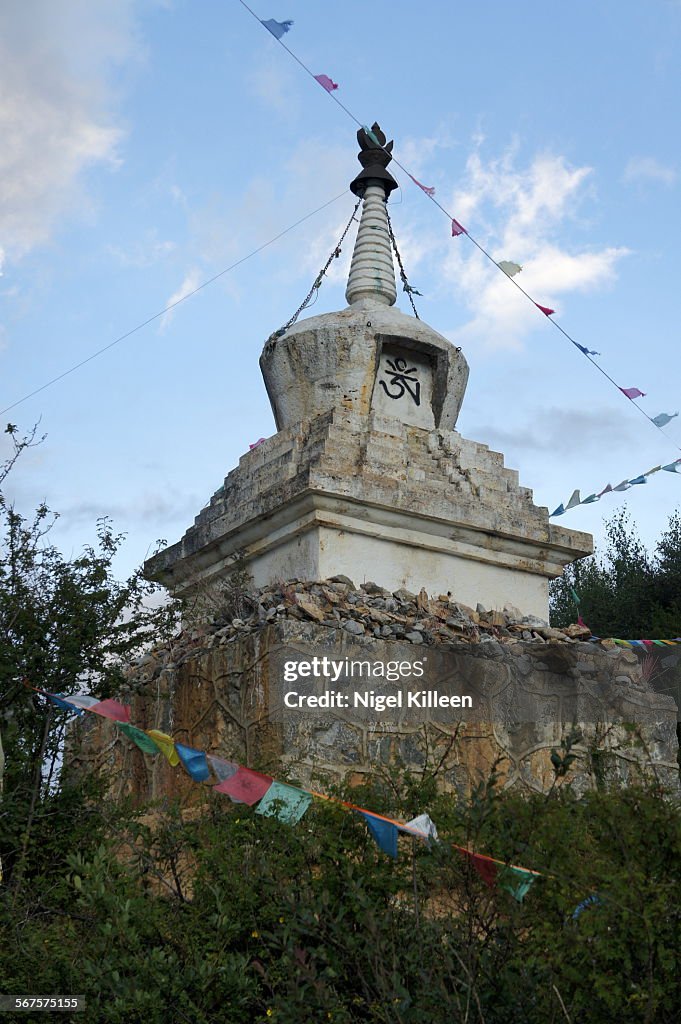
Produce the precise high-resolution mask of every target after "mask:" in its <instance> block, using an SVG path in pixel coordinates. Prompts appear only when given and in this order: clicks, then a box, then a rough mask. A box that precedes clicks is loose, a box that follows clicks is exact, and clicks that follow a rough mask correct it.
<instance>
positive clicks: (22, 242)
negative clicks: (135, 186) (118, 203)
mask: <svg viewBox="0 0 681 1024" xmlns="http://www.w3.org/2000/svg"><path fill="white" fill-rule="evenodd" d="M137 2H138V0H120V2H118V3H116V4H104V5H103V4H93V3H91V2H89V0H61V2H60V3H59V4H54V3H53V2H52V0H23V2H22V3H21V4H4V5H2V6H0V137H1V138H2V146H1V147H0V180H2V189H1V190H0V246H1V247H2V249H4V252H5V257H6V259H18V258H20V257H21V256H22V255H23V254H25V253H26V252H28V251H29V250H30V249H32V248H33V247H34V246H38V245H42V244H44V243H46V242H47V241H48V240H49V238H50V236H51V233H52V231H53V230H54V227H55V224H56V223H57V222H58V220H59V219H60V218H61V217H62V216H63V215H64V214H65V213H67V212H73V211H75V210H78V211H79V213H81V215H82V210H83V208H85V209H86V210H87V201H86V196H85V193H84V185H83V176H84V173H85V171H86V170H87V169H88V168H90V167H92V166H93V165H98V164H99V165H108V166H110V167H115V166H116V165H117V163H118V162H119V160H120V155H119V146H120V143H121V140H122V138H123V131H122V128H121V126H120V125H119V124H118V123H117V122H116V119H115V117H114V116H113V115H112V113H111V108H112V106H113V99H114V98H113V96H112V93H111V90H110V87H109V83H108V76H109V74H110V72H111V70H112V69H113V68H114V66H116V65H118V64H121V63H122V62H125V61H128V60H130V59H131V58H133V57H138V56H139V53H140V49H139V46H138V43H137V40H136V38H135V30H134V17H133V16H134V11H135V7H136V5H137Z"/></svg>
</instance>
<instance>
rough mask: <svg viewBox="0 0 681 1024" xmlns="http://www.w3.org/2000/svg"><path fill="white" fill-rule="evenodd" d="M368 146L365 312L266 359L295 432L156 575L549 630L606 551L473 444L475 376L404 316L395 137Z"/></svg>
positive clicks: (241, 477)
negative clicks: (467, 433)
mask: <svg viewBox="0 0 681 1024" xmlns="http://www.w3.org/2000/svg"><path fill="white" fill-rule="evenodd" d="M357 138H358V142H359V145H360V153H359V160H360V163H361V165H362V170H361V172H360V173H359V174H358V175H357V177H356V178H355V179H354V181H353V182H352V183H351V185H350V188H351V190H352V192H353V193H354V194H355V195H356V196H358V197H360V198H361V199H362V213H361V219H360V224H359V229H358V232H357V238H356V241H355V247H354V253H353V257H352V263H351V267H350V273H349V278H348V283H347V290H346V293H345V294H346V299H347V302H348V306H347V308H346V309H343V310H341V311H339V312H333V313H325V314H322V315H320V316H314V317H311V318H309V319H305V320H301V321H299V322H297V323H295V324H294V325H293V326H292V327H290V328H289V329H288V330H286V331H285V332H284V333H283V334H279V335H278V336H277V335H273V336H272V337H271V338H270V339H269V340H268V341H267V342H266V344H265V347H264V349H263V352H262V355H261V357H260V367H261V370H262V374H263V377H264V380H265V387H266V388H267V393H268V395H269V399H270V403H271V405H272V410H273V413H274V419H275V423H276V427H277V432H276V433H275V434H274V435H273V436H272V437H270V438H269V439H267V440H266V441H264V442H263V443H261V444H259V445H258V446H257V447H256V448H254V449H253V450H252V451H248V452H246V453H245V454H244V455H243V456H242V458H241V459H240V460H239V465H238V466H237V467H236V468H235V469H233V470H232V471H231V472H230V473H229V474H228V476H227V478H226V479H225V481H224V484H223V486H222V487H220V489H219V490H218V491H217V492H216V493H215V494H214V495H213V497H212V498H211V500H210V502H209V504H208V505H207V506H206V507H205V508H204V509H203V510H202V511H201V512H200V513H199V515H198V516H197V517H196V519H195V521H194V525H193V526H191V527H190V528H189V529H188V530H187V532H186V533H185V535H184V537H183V538H182V539H181V540H180V541H179V542H178V543H176V544H173V545H172V546H170V547H168V548H166V549H164V550H163V551H161V552H160V553H159V554H157V555H155V556H154V557H153V558H151V559H149V560H148V561H147V563H146V566H145V572H146V575H147V576H148V577H150V578H154V579H156V580H158V581H159V582H161V583H163V584H164V585H165V586H166V587H167V588H168V589H169V590H170V591H171V592H173V593H174V594H176V595H178V596H183V595H184V596H186V595H189V594H191V593H192V592H193V591H196V590H197V589H200V588H205V587H212V586H214V585H216V584H219V582H220V580H221V579H223V578H224V577H225V576H226V575H227V574H229V573H230V572H231V571H232V569H233V565H234V558H235V556H236V555H237V554H238V555H239V557H240V558H242V559H243V560H245V563H246V566H247V568H248V571H249V573H250V575H251V577H252V579H253V582H254V584H255V585H256V586H259V587H260V586H265V585H267V584H268V583H270V582H272V581H275V580H281V579H284V580H288V579H299V580H317V579H328V578H330V577H333V576H336V575H344V576H347V577H349V578H350V579H351V580H353V581H354V582H355V583H362V582H363V581H366V580H369V579H371V580H376V581H378V582H379V583H380V584H381V586H383V587H386V588H388V589H391V590H398V589H400V588H405V589H407V590H411V591H419V590H420V589H421V588H425V589H426V591H427V592H428V593H429V594H439V593H449V594H451V595H452V597H453V598H454V599H456V600H457V601H460V602H462V603H464V604H467V605H472V606H473V607H474V608H475V606H476V605H477V604H478V603H481V604H483V605H484V606H485V607H486V608H488V609H495V608H496V609H503V608H504V607H505V606H507V605H511V606H513V607H515V608H517V609H519V610H520V611H521V612H522V613H523V614H525V615H535V616H538V617H540V618H542V619H547V618H548V583H549V580H550V579H551V578H552V577H555V576H557V575H559V574H560V573H561V571H562V569H563V567H564V566H565V565H566V564H568V563H569V562H572V561H574V560H575V559H577V558H580V557H582V556H584V555H587V554H590V553H591V551H592V550H593V543H592V538H591V536H590V535H588V534H586V533H580V532H576V531H574V530H566V529H563V528H561V527H557V526H555V525H553V524H551V523H550V522H549V514H548V509H547V508H542V507H538V506H537V505H535V504H534V502H533V497H532V491H531V490H528V489H527V488H526V487H521V486H520V485H519V483H518V474H517V473H516V472H515V471H514V470H511V469H507V468H506V467H505V466H504V460H503V456H502V455H501V454H500V453H498V452H494V451H490V449H489V448H488V446H487V445H485V444H482V443H479V442H477V441H471V440H467V439H466V438H464V437H462V436H461V434H460V433H458V432H457V430H456V423H457V418H458V415H459V410H460V408H461V404H462V401H463V398H464V394H465V391H466V385H467V382H468V364H467V362H466V359H465V357H464V355H463V353H462V352H461V350H460V349H458V348H456V347H455V346H454V345H453V344H452V343H451V342H450V341H448V340H447V339H446V338H445V337H443V336H442V335H441V334H438V332H437V331H435V330H433V329H432V328H431V327H429V326H428V325H427V324H425V323H424V322H423V321H422V320H420V319H416V318H414V317H412V316H407V315H406V314H405V313H403V312H401V311H400V310H399V309H397V308H396V306H395V301H396V297H397V292H396V287H395V271H394V266H393V259H392V249H391V239H390V232H389V225H388V218H387V208H386V204H387V202H388V199H389V196H390V193H391V192H392V190H393V189H394V188H396V187H397V182H396V181H395V179H394V178H393V177H392V175H391V173H390V171H389V170H388V164H389V163H390V160H391V149H392V143H388V142H387V141H386V138H385V136H384V135H383V133H382V132H381V129H380V128H379V126H378V125H374V126H373V128H372V130H371V133H370V134H367V132H366V131H365V130H363V129H362V130H360V131H359V132H358V133H357Z"/></svg>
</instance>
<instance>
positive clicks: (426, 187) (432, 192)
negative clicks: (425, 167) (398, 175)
mask: <svg viewBox="0 0 681 1024" xmlns="http://www.w3.org/2000/svg"><path fill="white" fill-rule="evenodd" d="M409 177H410V178H411V180H412V181H413V182H414V184H415V185H418V187H419V188H420V189H422V191H423V192H425V193H426V195H427V196H434V195H435V189H434V188H432V187H431V186H430V185H422V184H421V182H420V181H417V180H416V178H415V177H414V175H413V174H410V175H409Z"/></svg>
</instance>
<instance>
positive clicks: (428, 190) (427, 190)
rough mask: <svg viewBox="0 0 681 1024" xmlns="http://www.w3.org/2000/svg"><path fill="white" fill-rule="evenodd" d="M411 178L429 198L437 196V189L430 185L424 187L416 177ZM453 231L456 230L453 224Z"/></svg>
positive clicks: (411, 175)
mask: <svg viewBox="0 0 681 1024" xmlns="http://www.w3.org/2000/svg"><path fill="white" fill-rule="evenodd" d="M409 177H410V178H411V180H412V181H413V182H414V184H415V185H418V187H419V188H420V189H421V190H422V191H423V192H425V193H426V195H427V196H434V195H435V189H434V188H431V187H430V186H429V185H422V184H421V182H420V181H417V180H416V178H415V177H414V175H413V174H410V175H409ZM452 230H454V225H453V224H452Z"/></svg>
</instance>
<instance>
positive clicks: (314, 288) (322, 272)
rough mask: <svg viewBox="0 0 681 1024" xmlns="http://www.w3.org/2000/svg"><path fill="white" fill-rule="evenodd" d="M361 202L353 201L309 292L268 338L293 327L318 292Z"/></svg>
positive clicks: (282, 333)
mask: <svg viewBox="0 0 681 1024" xmlns="http://www.w3.org/2000/svg"><path fill="white" fill-rule="evenodd" d="M361 202H362V200H361V199H358V200H357V202H356V203H355V208H354V210H353V211H352V216H351V217H350V220H349V221H348V222H347V224H346V225H345V228H344V230H343V234H342V235H341V236H340V238H339V239H338V244H337V245H336V247H335V249H333V250H332V252H331V255H330V256H329V258H328V260H327V261H326V263H325V264H324V266H323V267H322V269H321V270H320V271H319V273H318V274H317V276H316V278H315V279H314V284H313V285H312V287H311V288H310V290H309V292H308V293H307V295H306V296H305V299H304V300H303V302H301V304H300V305H299V306H298V309H297V310H296V311H295V313H294V314H293V316H292V317H291V318H290V320H287V321H286V323H285V324H284V326H283V327H280V328H279V330H278V331H275V332H274V333H273V334H271V335H270V337H269V339H268V340H271V339H272V338H281V337H282V335H284V334H286V332H287V331H288V329H289V327H293V325H294V323H295V322H296V320H297V319H298V317H299V316H300V314H301V313H302V312H303V310H304V309H306V308H307V307H308V306H309V305H310V303H311V302H312V296H313V295H315V293H316V292H318V291H319V289H320V288H321V286H322V281H323V280H324V276H325V275H326V272H327V270H328V269H329V267H330V266H331V264H332V263H333V261H334V260H337V259H338V257H339V256H340V254H341V245H342V244H343V242H344V240H345V236H346V235H347V233H348V231H349V230H350V225H351V224H352V222H353V220H355V214H356V213H357V211H358V209H359V206H360V203H361Z"/></svg>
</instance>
